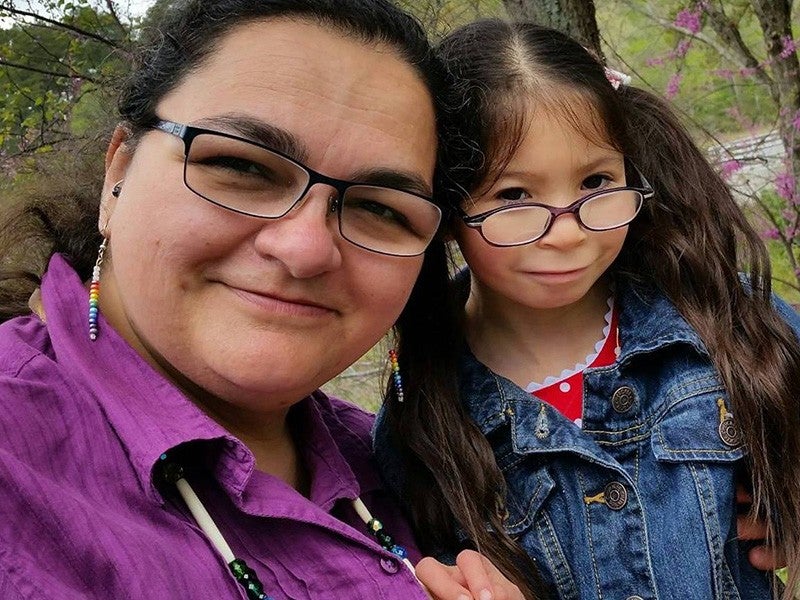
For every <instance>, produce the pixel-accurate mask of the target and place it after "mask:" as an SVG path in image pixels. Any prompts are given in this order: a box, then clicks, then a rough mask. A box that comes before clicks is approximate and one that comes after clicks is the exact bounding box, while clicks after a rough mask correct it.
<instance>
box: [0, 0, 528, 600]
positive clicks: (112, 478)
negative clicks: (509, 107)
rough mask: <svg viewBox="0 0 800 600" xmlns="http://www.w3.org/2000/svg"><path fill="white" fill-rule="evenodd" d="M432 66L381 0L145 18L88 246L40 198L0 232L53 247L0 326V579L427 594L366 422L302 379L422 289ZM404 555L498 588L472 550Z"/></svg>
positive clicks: (22, 593)
mask: <svg viewBox="0 0 800 600" xmlns="http://www.w3.org/2000/svg"><path fill="white" fill-rule="evenodd" d="M439 86H440V80H439V75H438V71H437V67H436V64H435V63H434V62H432V60H431V58H430V56H429V49H428V47H427V44H426V42H425V38H424V34H423V32H422V31H421V29H420V28H419V27H418V26H417V25H416V24H415V23H414V22H413V21H412V20H411V19H410V18H409V17H407V16H406V15H404V14H403V13H401V12H399V11H398V10H396V9H395V8H393V7H392V6H391V5H389V4H388V3H385V2H383V1H382V0H347V1H337V2H336V3H331V2H325V1H323V0H305V1H300V0H291V1H290V0H283V1H280V0H274V1H270V2H267V1H263V0H258V1H256V0H219V1H209V0H202V1H199V0H198V1H194V2H189V3H187V4H185V5H182V6H180V7H179V8H178V9H177V10H176V11H175V12H174V13H173V14H172V15H171V16H170V17H168V19H167V21H166V22H165V23H164V24H163V26H162V27H161V33H160V34H159V35H158V36H156V37H155V41H154V42H153V43H151V44H150V45H149V46H148V47H147V48H146V49H145V51H144V53H143V55H142V60H141V62H140V65H139V67H138V68H137V69H136V70H135V73H134V75H133V77H132V78H131V80H130V81H129V83H128V84H127V86H126V88H125V89H124V90H123V93H122V98H121V102H120V110H121V116H122V119H123V125H122V126H120V127H119V128H117V130H116V131H115V133H114V135H113V139H112V140H111V143H110V146H109V149H108V153H107V156H106V176H105V182H104V185H103V190H102V195H101V199H100V207H99V208H100V210H99V221H97V225H96V226H95V227H97V229H99V236H98V235H97V234H96V233H94V232H92V233H91V234H90V239H91V238H95V239H96V245H94V249H93V251H92V255H93V256H92V257H89V256H88V253H87V252H82V251H81V248H82V246H81V240H83V239H85V238H86V235H87V233H86V232H84V231H82V230H81V229H80V228H77V229H76V228H74V227H72V224H71V223H66V222H63V220H54V219H51V218H49V216H48V215H47V214H46V212H43V210H42V207H41V206H38V205H32V206H30V207H28V208H27V210H26V211H24V212H23V213H22V215H21V216H20V217H19V218H17V219H16V220H14V221H11V222H9V223H8V224H7V225H6V226H5V228H4V229H3V230H2V236H1V238H0V239H1V240H2V244H3V246H2V247H3V250H2V251H0V255H1V256H5V257H9V256H10V253H9V252H8V250H10V245H9V244H10V240H12V237H13V236H12V233H13V232H14V230H15V229H16V228H18V227H19V225H20V224H21V223H23V222H24V221H25V219H26V218H28V217H32V218H38V219H39V220H40V221H41V223H42V224H43V225H45V226H47V228H48V229H49V234H52V236H53V237H55V238H56V239H54V240H51V242H52V244H53V246H52V247H53V248H54V249H55V250H58V249H71V252H70V254H71V255H70V256H64V255H61V254H55V255H53V256H52V258H51V260H50V262H49V266H48V267H47V271H46V273H45V274H44V277H43V279H42V282H41V308H40V309H39V310H37V314H34V315H32V314H26V315H21V316H18V317H16V318H13V319H11V320H9V321H7V322H6V323H5V324H3V326H2V327H0V402H2V404H3V408H2V410H1V411H0V415H2V416H0V489H2V490H3V493H2V496H1V498H2V499H1V500H0V597H2V598H5V599H20V598H25V599H34V598H53V597H58V598H64V599H69V598H96V597H97V598H99V597H103V598H188V597H192V598H214V599H217V598H233V597H242V598H244V597H248V598H275V599H281V600H283V599H285V598H292V599H301V598H343V597H348V598H370V599H371V598H403V599H422V598H426V597H427V596H426V594H425V592H424V590H423V588H422V587H421V586H420V585H419V583H418V582H417V580H416V579H415V577H414V575H413V573H412V571H411V570H410V569H407V568H406V567H405V566H404V563H409V560H408V559H407V558H406V555H407V553H410V558H411V559H412V560H415V559H416V558H417V553H416V551H415V550H414V548H413V547H412V546H411V545H412V543H413V542H412V539H411V536H410V533H409V530H408V529H407V527H406V525H405V524H404V522H403V521H402V519H401V518H400V517H399V514H398V512H397V510H396V508H395V507H394V506H393V505H392V504H391V502H390V501H389V500H388V499H387V497H386V496H385V495H384V494H383V493H382V491H381V490H380V487H379V485H378V483H377V478H376V475H375V473H374V471H373V468H372V465H371V462H370V461H371V456H370V451H369V427H370V425H371V419H370V418H369V417H368V416H367V415H365V414H364V413H362V412H360V411H358V410H357V409H355V408H354V407H352V406H350V405H346V404H344V403H342V402H340V401H337V400H334V399H330V398H327V397H325V396H324V395H323V394H321V393H319V392H315V391H314V390H316V389H317V388H318V387H319V386H320V385H321V384H323V383H324V382H326V381H328V380H329V379H330V378H332V377H333V376H335V375H336V374H338V373H339V372H341V371H342V370H343V369H344V368H345V367H346V366H347V365H349V364H350V363H352V362H353V361H354V360H355V359H356V358H357V357H359V356H361V355H362V354H363V353H364V352H365V351H366V350H367V349H368V348H369V347H370V346H372V345H373V344H374V343H375V342H376V341H377V340H378V339H379V338H380V337H381V336H382V335H383V334H384V333H385V331H386V330H387V329H388V328H389V327H390V326H392V324H393V323H394V322H395V321H396V320H397V319H398V317H399V316H400V314H401V311H402V310H403V306H404V305H405V304H406V301H407V300H409V308H408V309H407V310H406V312H405V313H404V317H403V318H404V319H405V322H406V323H407V324H409V323H413V322H414V319H415V318H416V315H418V314H420V310H419V309H418V308H416V307H418V306H422V305H424V306H426V310H428V311H430V310H436V309H437V308H436V307H437V302H438V296H439V295H440V294H443V292H442V289H443V288H444V286H445V285H446V276H445V273H446V270H445V268H446V263H445V259H444V252H443V248H442V244H441V242H439V241H434V236H435V234H436V231H437V228H438V225H439V221H440V215H441V211H440V210H439V208H438V207H437V206H436V205H435V204H434V203H433V201H432V200H431V199H430V197H431V194H432V187H433V181H434V169H435V148H436V141H437V139H436V127H435V114H436V108H435V98H436V96H437V93H438V88H439ZM411 114H413V115H415V118H414V119H409V118H408V116H409V115H411ZM96 215H97V213H94V215H90V217H91V218H92V219H93V220H94V219H96V218H97V217H96ZM63 231H72V232H73V234H74V235H72V236H71V237H70V236H66V237H65V236H63V235H62V236H59V233H60V232H63ZM32 239H33V240H34V241H35V240H36V239H41V238H32ZM26 243H27V244H31V243H32V242H31V241H30V240H27V241H26ZM83 247H85V244H83ZM98 247H99V248H100V250H99V253H98V252H97V250H96V249H97V248H98ZM26 248H32V246H30V245H28V246H26ZM36 250H37V248H32V252H31V254H36ZM45 252H46V253H49V251H48V250H46V251H45ZM94 257H96V259H95V258H94ZM92 262H95V266H94V268H93V269H92V267H91V264H92ZM4 268H5V269H6V272H10V271H13V270H16V271H17V273H19V272H20V271H21V270H22V271H25V270H24V269H22V267H20V266H19V265H16V264H11V263H10V262H9V260H8V259H6V260H5V262H4ZM36 275H38V273H33V274H31V273H27V275H25V274H24V273H23V276H24V277H27V278H28V279H30V278H32V277H34V276H36ZM90 277H91V281H92V283H91V286H90V290H91V291H90V292H89V293H87V285H86V283H87V282H88V280H89V278H90ZM415 282H417V284H416V287H414V285H415ZM4 283H6V284H11V285H12V286H13V285H14V284H15V281H10V280H9V279H8V278H6V279H5V281H4ZM412 288H413V291H412ZM440 288H442V289H440ZM25 293H27V291H26V292H25ZM12 300H13V298H12ZM17 300H19V298H17ZM442 308H444V307H442ZM3 309H4V311H5V314H8V312H9V311H8V309H7V307H4V308H3ZM432 316H433V317H435V316H436V315H432ZM437 322H438V323H439V325H438V327H439V328H440V329H441V328H446V326H447V325H446V320H444V319H441V320H439V321H437ZM421 325H425V327H426V328H427V329H426V331H428V332H430V334H431V335H435V334H437V333H439V332H438V331H435V330H433V329H431V328H428V327H427V325H426V324H425V323H418V324H417V326H418V327H420V326H421ZM420 329H422V327H420ZM434 350H435V346H432V351H434ZM373 515H374V518H373ZM377 519H383V520H384V523H385V527H384V526H383V525H382V524H381V523H380V522H379V521H378V520H377ZM389 533H391V534H393V535H394V536H396V537H395V538H392V537H391V536H390V535H389ZM404 547H405V548H404ZM418 575H419V577H420V579H421V580H422V581H423V582H424V583H425V584H426V585H427V587H428V588H429V591H430V593H431V594H432V596H433V597H435V598H453V599H455V598H473V597H474V598H478V597H480V598H481V600H487V599H488V598H518V597H521V596H520V594H519V593H518V592H517V591H516V590H515V589H513V587H512V586H510V585H509V586H506V585H505V582H504V580H502V578H500V577H499V575H498V574H497V571H496V570H494V569H493V568H492V567H491V566H490V565H487V564H485V563H484V562H483V561H482V560H481V558H480V557H479V556H477V555H475V554H474V553H473V554H468V555H464V556H462V557H461V561H460V562H459V565H458V567H456V568H453V569H449V568H446V567H444V566H442V565H439V564H438V563H435V562H433V561H430V560H428V561H423V563H421V565H420V566H419V569H418Z"/></svg>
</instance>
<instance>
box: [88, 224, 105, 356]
mask: <svg viewBox="0 0 800 600" xmlns="http://www.w3.org/2000/svg"><path fill="white" fill-rule="evenodd" d="M105 251H106V238H103V243H102V244H100V249H99V250H98V251H97V261H96V262H95V263H94V269H93V270H92V282H91V284H90V285H89V339H90V340H92V341H95V340H96V339H97V332H98V328H97V315H98V313H99V312H100V305H99V299H100V267H101V266H102V265H103V254H105Z"/></svg>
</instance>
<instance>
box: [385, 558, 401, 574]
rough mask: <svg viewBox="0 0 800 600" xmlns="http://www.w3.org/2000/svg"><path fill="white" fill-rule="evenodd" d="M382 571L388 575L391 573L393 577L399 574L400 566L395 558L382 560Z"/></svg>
mask: <svg viewBox="0 0 800 600" xmlns="http://www.w3.org/2000/svg"><path fill="white" fill-rule="evenodd" d="M381 569H383V570H384V571H386V572H387V573H391V574H392V575H394V574H395V573H397V571H399V570H400V565H398V564H397V561H396V560H395V559H393V558H382V559H381Z"/></svg>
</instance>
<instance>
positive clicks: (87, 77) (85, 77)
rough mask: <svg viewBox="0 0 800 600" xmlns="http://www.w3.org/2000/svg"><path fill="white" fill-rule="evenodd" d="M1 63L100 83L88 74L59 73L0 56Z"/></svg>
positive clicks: (52, 75)
mask: <svg viewBox="0 0 800 600" xmlns="http://www.w3.org/2000/svg"><path fill="white" fill-rule="evenodd" d="M0 65H3V66H6V67H11V68H13V69H21V70H23V71H31V72H32V73H41V74H42V75H50V76H51V77H62V78H64V79H80V80H82V81H89V82H91V83H98V81H97V79H95V78H93V77H90V76H88V75H80V74H72V73H58V72H56V71H48V70H47V69H37V68H36V67H32V66H30V65H23V64H19V63H14V62H11V61H9V60H6V59H4V58H0Z"/></svg>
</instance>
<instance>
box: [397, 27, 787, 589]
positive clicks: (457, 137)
mask: <svg viewBox="0 0 800 600" xmlns="http://www.w3.org/2000/svg"><path fill="white" fill-rule="evenodd" d="M439 54H440V57H441V58H442V59H443V61H444V63H445V66H446V67H447V68H448V69H449V71H450V73H451V76H452V77H453V78H454V79H455V83H454V85H453V92H452V93H453V97H452V98H451V107H452V110H451V114H450V115H449V116H448V119H447V122H446V123H445V127H446V130H445V131H444V138H445V139H444V148H443V152H442V154H443V156H445V160H446V163H447V164H446V167H447V175H448V178H449V181H448V186H447V190H448V193H447V195H448V201H449V203H450V204H451V205H453V207H455V206H460V205H462V204H463V203H464V202H465V201H466V199H467V195H468V194H469V193H470V192H475V191H480V189H481V188H482V187H483V184H484V183H486V182H487V181H488V182H492V181H493V180H494V179H493V178H495V177H497V176H498V175H499V174H500V172H502V170H503V168H504V167H505V166H506V165H507V164H508V161H509V160H510V159H511V157H513V155H514V153H515V151H516V149H517V148H518V146H519V144H520V143H521V141H522V138H523V136H524V134H525V130H526V127H527V125H528V119H529V118H530V115H531V108H532V109H533V110H534V111H537V110H540V109H542V110H544V111H547V113H548V114H553V111H558V112H557V113H556V114H559V115H561V116H563V117H564V118H565V119H567V120H568V122H570V123H572V124H573V125H574V126H576V127H577V128H579V129H580V130H581V131H582V132H584V133H585V134H586V135H587V136H590V139H591V140H592V141H596V142H597V143H599V144H605V145H607V146H608V145H610V146H611V147H613V148H615V149H617V150H619V151H620V152H622V153H623V154H624V155H625V156H627V157H629V158H630V159H632V160H633V162H634V163H635V164H636V165H638V166H639V168H640V169H641V171H642V172H643V173H644V175H645V177H647V179H648V180H649V181H650V182H651V183H652V185H653V187H654V189H655V197H654V198H653V199H652V200H648V201H647V202H646V203H645V204H644V207H643V209H642V212H641V214H640V215H639V216H638V217H637V219H636V220H635V221H634V222H633V223H632V224H631V226H630V229H629V232H628V235H627V238H626V241H625V244H624V247H623V249H622V252H621V253H620V255H619V257H618V259H617V260H616V261H615V263H614V265H612V272H613V275H614V276H615V277H618V278H626V279H627V280H628V281H629V282H631V283H632V284H633V285H642V286H648V287H656V288H658V289H660V290H662V291H663V292H664V293H665V294H666V295H667V296H668V297H669V299H670V300H671V301H672V302H673V303H674V304H675V306H676V307H677V309H678V310H679V311H680V313H681V314H682V315H683V316H684V318H685V319H686V320H687V321H688V322H689V323H690V324H691V325H692V326H693V327H694V328H695V330H696V331H697V332H698V334H699V335H700V337H701V338H702V340H703V342H704V344H705V346H706V348H707V349H708V352H709V355H710V356H711V359H712V361H713V364H714V366H715V367H716V369H717V371H718V373H719V376H720V378H721V380H722V382H723V384H724V385H725V388H726V390H727V392H728V395H729V398H730V402H731V405H732V411H733V413H734V414H735V415H736V420H737V422H738V424H739V425H740V427H741V428H742V431H743V435H744V440H745V443H746V446H747V448H748V451H749V453H748V467H749V470H750V473H751V478H752V486H753V492H754V500H755V502H754V505H755V510H756V512H757V514H759V515H760V516H761V517H762V518H764V519H765V520H766V522H767V524H768V530H769V535H768V540H769V541H770V542H772V543H776V544H779V545H780V547H781V548H783V549H784V550H785V551H786V553H787V555H788V556H787V558H788V563H789V577H790V585H789V586H788V588H787V589H795V588H796V585H797V583H798V578H800V411H798V409H797V390H798V389H800V348H799V347H798V340H797V338H796V336H795V334H794V333H793V332H792V330H791V329H790V327H789V326H788V325H787V324H786V322H785V321H784V320H783V319H782V318H781V317H780V316H779V315H778V314H777V312H776V310H775V309H774V307H773V305H772V302H771V288H770V264H769V256H768V254H767V252H766V249H765V247H764V245H763V243H762V242H761V241H760V239H759V238H758V235H757V234H756V233H755V231H754V230H753V228H752V226H751V225H750V224H749V223H748V222H747V220H746V218H745V216H744V215H743V213H742V211H741V209H740V208H739V206H738V205H737V204H736V202H735V200H734V198H733V197H732V195H731V193H730V191H729V189H728V188H727V186H726V185H725V183H724V182H723V181H722V180H721V178H720V177H719V176H718V174H717V173H716V172H715V171H714V169H713V168H712V167H711V166H710V165H709V163H708V161H707V160H706V158H705V157H704V156H703V154H702V152H700V151H699V150H698V148H697V146H696V145H695V144H694V142H693V141H692V139H691V137H690V135H689V133H688V132H687V130H686V129H685V128H684V127H683V125H682V124H681V123H680V121H679V119H678V118H677V117H676V116H675V115H674V113H673V111H672V110H671V109H670V107H669V106H668V105H667V104H666V103H665V102H664V101H662V100H661V99H659V98H658V97H656V96H654V95H653V94H651V93H648V92H646V91H643V90H641V89H637V88H634V87H630V86H622V87H620V88H619V89H614V87H613V86H612V85H611V84H610V83H609V82H608V80H607V78H606V76H605V72H604V68H603V65H602V64H601V63H600V62H599V61H598V60H597V59H596V58H595V57H594V56H592V54H590V52H588V51H587V50H586V49H585V48H583V47H582V46H581V45H580V44H579V43H578V42H576V41H574V40H572V39H571V38H569V37H567V36H565V35H564V34H562V33H560V32H558V31H555V30H552V29H548V28H545V27H540V26H536V25H533V24H526V23H517V24H513V23H507V22H502V21H498V20H484V21H479V22H475V23H472V24H469V25H467V26H464V27H462V28H460V29H458V30H456V31H454V32H452V33H451V34H450V35H448V36H447V37H446V38H445V39H444V40H443V41H442V43H441V45H440V47H439ZM587 115H588V118H587ZM534 118H535V113H534ZM587 122H589V123H593V127H592V131H586V130H585V128H586V123H587ZM451 214H452V213H451ZM740 268H745V269H746V270H747V271H748V275H749V282H748V283H747V284H745V285H743V283H742V280H741V278H740V272H739V269H740ZM403 347H406V351H405V352H403V351H402V349H403ZM416 348H418V342H416V343H412V342H410V341H409V342H408V343H406V340H401V352H400V361H401V366H402V363H403V362H407V361H408V360H409V358H410V356H411V355H412V353H413V351H414V350H415V349H416ZM458 352H460V348H459V347H458V345H457V344H453V345H451V346H450V349H449V355H443V357H442V358H441V360H442V362H444V363H447V364H450V363H451V362H452V360H453V358H452V354H453V353H458ZM410 377H413V375H411V374H409V375H408V376H406V375H405V374H404V381H409V382H410V379H409V378H410ZM406 387H408V385H406ZM416 401H417V402H418V404H415V403H414V400H412V399H411V398H409V395H408V394H407V393H406V401H405V402H404V403H403V404H399V403H397V402H388V403H387V404H386V407H385V411H386V415H385V418H386V423H387V427H388V428H389V435H390V437H391V439H392V440H393V442H394V444H395V445H396V446H397V447H398V448H402V449H403V451H404V454H405V457H404V458H405V461H406V465H405V468H406V470H407V472H409V473H412V475H411V476H410V477H407V478H406V480H405V489H404V490H403V495H404V496H405V497H406V498H407V499H408V500H409V501H410V505H411V506H413V507H414V509H415V512H414V514H413V515H412V517H413V520H414V522H415V526H416V529H417V531H418V532H419V535H420V537H421V542H422V544H423V547H426V546H428V547H438V546H445V547H448V546H449V547H453V546H454V545H456V544H457V536H456V530H455V529H454V528H453V525H452V523H457V524H458V526H460V527H461V528H462V529H464V530H465V531H466V533H467V534H468V536H469V537H470V538H471V539H472V540H473V542H474V543H475V544H476V545H479V546H480V548H481V550H482V551H483V552H484V553H485V554H486V555H487V556H488V557H489V558H490V559H491V560H493V561H495V562H496V564H498V565H499V566H501V567H502V568H503V569H504V570H505V571H506V573H507V574H514V573H515V572H518V571H519V569H518V567H519V566H522V567H523V568H524V569H532V568H533V567H532V565H531V562H530V560H529V559H528V557H527V556H525V553H524V551H523V550H522V549H521V548H519V546H517V545H516V544H515V543H514V542H513V541H512V540H511V539H510V538H509V537H508V535H506V534H505V532H504V529H503V523H502V518H501V516H500V513H502V509H499V510H498V507H499V506H502V503H503V502H504V500H505V483H504V480H503V475H502V473H501V471H500V470H499V468H498V466H497V464H496V462H495V459H494V456H493V453H492V450H491V447H490V446H489V443H488V441H487V440H486V439H485V438H484V437H483V436H482V434H481V433H480V431H479V430H478V428H477V427H476V426H475V424H474V423H473V422H472V421H471V420H470V418H469V417H468V415H467V413H466V411H465V410H464V408H462V407H461V406H443V405H442V404H443V403H446V402H448V401H449V400H448V396H447V395H446V394H439V395H437V394H436V393H430V394H427V395H422V396H420V397H419V398H418V399H416ZM442 449H445V451H443V450H442ZM465 486H466V487H467V490H466V493H465V491H464V487H465ZM453 499H456V500H457V501H456V502H454V501H453ZM485 524H488V525H489V527H488V528H487V527H485V526H484V525H485ZM513 579H515V581H519V577H513ZM534 585H535V582H534ZM787 597H788V592H787Z"/></svg>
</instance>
